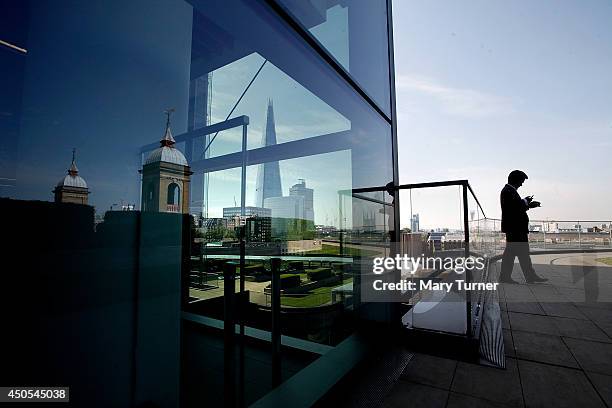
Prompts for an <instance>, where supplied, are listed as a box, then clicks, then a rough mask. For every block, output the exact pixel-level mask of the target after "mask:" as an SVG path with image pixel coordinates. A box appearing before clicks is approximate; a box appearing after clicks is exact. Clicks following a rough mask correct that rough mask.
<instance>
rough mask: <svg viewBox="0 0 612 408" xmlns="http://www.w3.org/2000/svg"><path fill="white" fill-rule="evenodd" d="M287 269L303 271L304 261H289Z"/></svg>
mask: <svg viewBox="0 0 612 408" xmlns="http://www.w3.org/2000/svg"><path fill="white" fill-rule="evenodd" d="M288 269H289V270H292V271H303V270H304V262H302V261H289V264H288Z"/></svg>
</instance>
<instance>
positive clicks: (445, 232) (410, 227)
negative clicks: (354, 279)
mask: <svg viewBox="0 0 612 408" xmlns="http://www.w3.org/2000/svg"><path fill="white" fill-rule="evenodd" d="M461 189H462V187H461V186H448V187H431V188H414V189H406V190H400V203H401V204H400V215H401V217H400V220H401V222H402V225H401V233H400V243H401V245H400V254H402V256H403V255H407V256H408V257H413V258H415V259H416V258H418V257H421V258H422V259H424V260H423V262H424V266H423V267H421V268H418V269H417V271H416V272H415V273H414V274H411V276H406V278H408V279H410V278H412V280H413V281H415V282H417V286H416V290H414V291H412V292H410V295H409V296H408V297H409V300H407V302H405V303H404V305H403V316H402V324H403V325H404V326H405V327H408V328H415V329H427V330H435V331H441V332H448V333H454V334H461V335H465V334H466V332H467V327H468V325H467V310H466V294H465V290H463V289H458V288H457V285H456V283H455V282H456V280H457V279H465V278H464V275H463V273H460V272H459V269H453V267H449V266H447V259H455V260H456V259H457V258H458V257H465V235H464V228H463V193H462V190H461ZM420 281H425V282H435V283H436V284H437V283H441V282H443V283H453V288H452V290H451V291H448V292H447V291H446V290H444V289H442V290H438V289H421V288H420Z"/></svg>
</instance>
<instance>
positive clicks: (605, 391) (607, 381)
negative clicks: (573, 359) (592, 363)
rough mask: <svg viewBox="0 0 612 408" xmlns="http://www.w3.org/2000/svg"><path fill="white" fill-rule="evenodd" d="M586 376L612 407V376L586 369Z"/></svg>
mask: <svg viewBox="0 0 612 408" xmlns="http://www.w3.org/2000/svg"><path fill="white" fill-rule="evenodd" d="M586 374H587V376H588V377H589V378H590V379H591V382H592V383H593V385H595V388H596V389H597V392H599V395H600V396H601V397H602V398H603V399H604V401H605V402H606V404H607V405H608V406H609V407H612V377H611V376H609V375H603V374H597V373H592V372H589V371H587V373H586Z"/></svg>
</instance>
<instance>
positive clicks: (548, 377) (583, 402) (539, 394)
mask: <svg viewBox="0 0 612 408" xmlns="http://www.w3.org/2000/svg"><path fill="white" fill-rule="evenodd" d="M518 365H519V370H520V372H521V382H522V385H523V395H524V397H525V405H526V406H527V407H559V408H563V407H568V408H570V407H571V408H575V407H589V408H590V407H593V408H595V407H604V406H605V405H604V404H603V402H602V401H601V399H600V398H599V396H598V395H597V393H596V392H595V389H594V388H593V386H592V385H591V384H590V383H589V381H588V379H587V378H586V376H585V374H584V373H583V372H582V371H579V370H574V369H571V368H565V367H557V366H552V365H548V364H540V363H535V362H531V361H524V360H519V362H518Z"/></svg>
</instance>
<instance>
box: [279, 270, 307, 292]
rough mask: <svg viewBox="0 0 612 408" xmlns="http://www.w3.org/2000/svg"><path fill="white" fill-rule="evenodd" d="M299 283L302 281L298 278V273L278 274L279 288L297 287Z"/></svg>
mask: <svg viewBox="0 0 612 408" xmlns="http://www.w3.org/2000/svg"><path fill="white" fill-rule="evenodd" d="M301 283H302V281H301V280H300V275H296V274H294V273H284V274H282V275H281V276H280V286H281V289H288V288H297V287H298V286H300V284H301Z"/></svg>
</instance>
